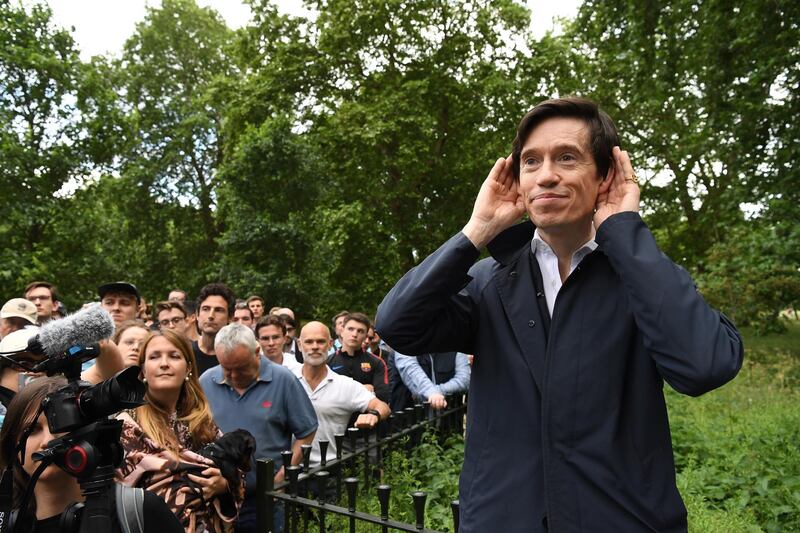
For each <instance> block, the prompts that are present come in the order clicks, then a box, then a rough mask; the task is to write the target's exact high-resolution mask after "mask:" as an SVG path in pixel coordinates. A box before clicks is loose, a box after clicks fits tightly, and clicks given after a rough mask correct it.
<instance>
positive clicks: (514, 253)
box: [486, 220, 536, 265]
mask: <svg viewBox="0 0 800 533" xmlns="http://www.w3.org/2000/svg"><path fill="white" fill-rule="evenodd" d="M535 231H536V226H534V225H533V222H531V221H530V220H526V221H525V222H522V223H521V224H517V225H515V226H511V227H510V228H508V229H507V230H504V231H503V232H501V233H500V234H499V235H498V236H497V237H495V238H494V239H492V241H491V242H490V243H489V244H488V245H487V246H486V248H487V249H488V250H489V253H490V254H491V255H492V257H493V258H494V259H495V261H497V262H498V263H500V264H501V265H507V264H509V263H511V262H513V261H514V260H515V259H516V258H517V257H519V254H520V253H521V252H522V251H524V250H525V245H530V242H531V240H532V239H533V234H534V232H535Z"/></svg>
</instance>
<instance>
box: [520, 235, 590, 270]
mask: <svg viewBox="0 0 800 533" xmlns="http://www.w3.org/2000/svg"><path fill="white" fill-rule="evenodd" d="M596 249H597V242H596V241H595V240H594V235H592V238H591V239H589V240H588V241H586V242H585V243H583V246H581V247H580V248H578V249H577V250H575V253H573V254H572V258H573V261H574V262H576V263H580V261H581V260H582V259H583V258H584V257H586V256H587V255H589V254H590V253H592V252H593V251H595V250H596ZM531 251H532V252H533V254H534V255H536V252H537V251H539V252H541V253H543V254H551V255H555V253H553V249H552V248H550V245H549V244H547V243H546V242H544V239H542V236H541V235H539V228H536V231H534V232H533V239H532V240H531Z"/></svg>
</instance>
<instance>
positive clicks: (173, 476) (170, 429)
mask: <svg viewBox="0 0 800 533" xmlns="http://www.w3.org/2000/svg"><path fill="white" fill-rule="evenodd" d="M139 367H140V368H141V376H142V381H144V383H145V385H146V387H147V396H146V398H147V402H148V403H147V404H145V405H143V406H141V407H138V408H136V409H132V410H129V411H123V412H122V413H120V414H119V415H118V418H120V419H121V420H122V421H123V422H124V427H123V432H122V445H123V447H124V448H125V461H124V463H123V465H122V467H121V468H120V469H119V470H118V479H119V481H120V482H122V483H123V484H126V485H131V486H137V487H142V488H146V489H148V490H150V491H152V492H155V493H156V494H158V495H160V496H161V497H162V498H164V500H165V501H166V502H167V505H168V506H169V507H170V508H171V509H172V511H173V512H174V513H175V515H176V516H177V517H178V519H179V520H180V521H181V524H182V525H183V527H184V528H185V529H186V531H187V532H198V533H203V532H209V533H217V532H222V531H226V530H227V529H230V528H231V525H232V522H233V521H234V520H235V519H236V516H237V512H238V511H237V509H238V507H239V505H240V504H241V500H242V497H243V494H244V488H243V486H242V483H241V480H240V479H238V480H236V482H235V483H234V485H235V486H233V487H232V486H230V485H231V483H230V482H229V481H228V480H226V479H225V477H223V476H222V474H221V473H220V470H219V469H218V468H216V467H215V466H214V464H213V463H212V462H211V461H210V460H208V459H206V458H205V457H202V456H201V455H199V454H198V453H197V452H198V451H199V450H200V449H201V448H202V447H203V446H205V445H206V444H208V443H210V442H213V441H214V440H216V439H217V438H218V437H219V436H220V435H221V433H220V431H219V429H218V428H217V425H216V424H215V423H214V420H213V418H212V416H211V409H210V408H209V405H208V402H207V400H206V397H205V395H204V394H203V390H202V389H201V388H200V383H199V381H198V379H197V364H196V362H195V360H194V354H193V353H192V349H191V347H190V346H189V343H188V342H187V340H186V338H185V337H183V336H182V335H180V334H178V333H175V332H174V331H172V330H169V329H164V330H161V331H159V332H156V333H153V334H152V335H150V336H149V337H147V338H146V339H145V340H144V342H143V343H142V346H141V349H140V350H139Z"/></svg>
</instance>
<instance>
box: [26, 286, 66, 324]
mask: <svg viewBox="0 0 800 533" xmlns="http://www.w3.org/2000/svg"><path fill="white" fill-rule="evenodd" d="M24 296H25V299H26V300H28V301H30V302H33V305H35V306H36V315H37V322H38V324H39V325H40V326H41V325H42V324H44V323H45V322H48V321H50V320H52V319H53V313H54V312H55V311H56V309H57V307H58V296H57V295H56V286H55V285H53V284H52V283H48V282H46V281H32V282H30V283H28V285H27V286H26V287H25V292H24Z"/></svg>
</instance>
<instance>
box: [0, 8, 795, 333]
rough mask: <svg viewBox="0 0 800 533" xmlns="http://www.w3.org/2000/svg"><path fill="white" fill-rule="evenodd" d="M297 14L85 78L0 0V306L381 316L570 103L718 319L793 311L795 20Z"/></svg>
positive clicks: (185, 34)
mask: <svg viewBox="0 0 800 533" xmlns="http://www.w3.org/2000/svg"><path fill="white" fill-rule="evenodd" d="M307 5H308V7H309V8H311V9H312V10H313V11H314V12H315V16H314V17H312V18H308V19H307V18H302V17H293V16H288V15H284V14H281V13H280V12H279V11H278V10H277V8H276V6H275V5H274V4H273V3H271V2H270V1H269V0H252V1H251V2H250V6H251V10H252V14H253V17H252V19H251V21H250V22H249V24H247V25H246V26H245V27H243V28H241V29H239V30H236V31H233V30H230V29H229V28H227V26H226V25H225V24H224V23H223V22H222V20H221V18H220V17H219V15H218V14H216V13H215V12H214V11H213V10H210V9H208V8H200V7H198V6H197V5H196V4H195V3H194V1H193V0H165V1H164V2H162V4H161V7H159V8H149V9H148V12H147V16H146V18H145V19H144V21H143V22H141V23H139V24H138V25H137V27H136V30H135V32H134V34H133V35H132V36H131V37H130V38H129V39H128V41H127V42H126V45H125V48H124V51H123V54H122V57H121V58H120V59H118V60H112V59H106V58H102V57H97V58H93V60H92V61H90V62H88V63H84V62H81V61H80V60H79V58H78V55H77V50H76V49H75V45H74V43H73V42H72V39H71V37H70V35H69V33H68V32H66V31H64V30H60V29H58V28H55V27H54V26H53V25H52V23H51V22H50V13H49V10H48V9H47V8H46V7H44V6H41V5H33V6H31V7H30V8H27V9H26V8H22V7H20V6H19V5H12V4H11V3H9V2H8V1H5V2H0V9H2V10H3V15H4V16H3V19H2V24H3V28H2V29H3V31H2V32H0V39H2V40H3V41H2V44H3V46H2V47H0V74H2V76H0V85H2V88H3V91H2V95H1V96H0V135H1V136H0V151H1V152H0V154H1V155H2V157H3V160H4V165H3V167H2V168H0V180H2V183H3V185H4V190H8V193H7V194H5V195H4V200H3V201H4V202H5V205H4V207H6V209H4V213H5V212H7V213H8V216H5V217H4V219H3V222H2V224H0V234H2V236H3V239H4V242H5V243H6V245H7V246H6V247H5V251H4V252H3V259H4V262H3V265H4V266H3V268H2V269H0V285H2V286H3V287H4V288H6V290H7V292H9V293H14V292H17V291H18V290H19V289H20V288H21V285H22V284H24V282H25V281H26V280H28V279H30V278H32V277H48V278H51V279H55V280H56V281H58V282H60V283H61V284H62V285H64V286H65V288H67V289H68V292H69V293H70V294H72V295H73V296H72V297H73V298H74V299H75V303H78V302H79V301H80V300H81V299H85V298H88V297H90V296H91V294H90V293H91V291H92V290H93V286H94V285H95V284H96V283H97V282H100V281H105V280H109V279H117V278H126V279H130V280H132V281H134V282H136V283H137V284H139V285H140V286H141V287H142V288H143V289H144V291H145V293H146V294H151V295H153V296H163V294H165V292H166V290H167V288H168V287H170V286H172V285H179V286H182V287H184V288H186V289H188V290H190V291H192V290H196V289H197V288H199V287H200V286H201V285H203V284H204V283H205V282H207V281H211V280H222V281H226V282H228V283H230V284H231V285H232V286H233V287H234V288H235V290H236V291H237V293H238V294H239V295H241V296H245V295H246V294H249V293H258V294H261V295H262V296H264V297H266V298H267V300H268V305H269V304H281V305H291V306H293V307H295V308H296V309H297V310H298V311H299V313H300V315H301V316H303V317H308V318H311V317H315V318H319V317H322V318H324V317H326V316H329V315H330V314H332V313H333V312H335V311H338V310H340V309H342V308H349V309H359V310H365V311H367V312H372V311H373V310H374V308H375V306H376V305H377V303H378V302H379V301H380V298H381V297H382V295H383V294H384V293H385V291H386V290H387V288H388V287H389V286H390V285H391V283H392V282H393V281H394V280H396V279H397V278H398V277H399V276H400V275H402V273H404V272H405V271H406V270H407V269H408V268H410V267H411V266H413V265H414V264H416V263H417V262H418V261H419V260H420V259H421V258H422V257H424V256H425V255H426V254H428V253H430V252H431V251H432V250H433V249H435V248H436V247H437V246H438V245H439V244H440V243H441V242H443V241H444V240H445V239H447V238H448V237H449V236H450V235H452V234H453V233H455V232H456V231H458V230H459V229H460V228H461V226H462V225H463V223H464V222H465V221H466V219H467V217H468V214H469V212H470V209H471V207H472V202H473V200H474V195H475V193H476V191H477V189H478V187H479V184H480V182H481V180H482V179H483V178H484V176H485V174H486V172H487V171H488V170H489V168H490V167H491V164H492V162H493V161H494V160H495V159H496V158H497V157H499V156H502V155H506V154H507V153H508V152H509V151H510V144H511V140H512V139H513V135H514V130H515V126H516V123H517V121H518V120H519V118H520V117H521V116H522V115H523V114H524V112H525V111H526V110H527V109H529V108H530V107H532V106H533V105H534V104H535V103H536V102H538V101H540V100H542V99H544V98H547V97H549V96H555V95H566V94H582V95H586V96H590V97H593V98H595V99H597V100H598V101H599V102H600V103H601V105H602V106H603V107H604V108H605V109H607V110H608V111H609V113H610V114H611V115H612V116H613V117H614V118H615V120H616V121H617V123H618V126H619V128H620V131H621V132H622V135H623V139H624V144H625V148H627V149H629V150H630V151H631V153H632V154H633V156H634V163H635V166H636V168H637V169H638V172H639V175H640V177H641V178H644V179H645V181H646V183H645V185H644V188H643V201H644V204H645V210H644V214H645V217H646V220H647V222H648V224H649V225H650V226H651V228H652V229H653V231H654V233H655V234H656V236H657V238H658V240H659V243H660V244H661V246H662V247H663V248H664V250H665V251H666V252H667V253H668V254H669V255H670V256H671V257H673V258H674V259H675V260H676V261H678V262H679V263H681V264H683V265H684V266H686V267H687V268H689V269H690V270H692V271H693V272H694V274H695V275H696V277H697V279H698V282H699V285H700V288H701V289H702V290H703V292H704V294H706V296H707V298H708V299H709V300H711V301H712V302H714V303H715V304H716V305H718V306H719V307H721V308H723V309H725V310H726V311H728V312H729V313H730V314H732V315H734V316H736V318H737V320H739V321H741V322H748V321H756V322H758V323H760V324H771V325H772V326H773V327H774V326H775V325H777V324H778V322H777V318H776V317H777V316H778V312H779V311H780V310H781V309H782V308H785V307H787V306H791V305H795V306H796V305H797V290H796V286H797V283H798V281H797V280H798V264H800V257H798V252H797V250H798V247H797V246H796V244H797V235H796V231H794V229H793V225H792V224H791V223H790V222H788V221H791V220H797V219H798V218H800V217H798V209H799V208H798V205H800V201H798V200H800V199H799V198H798V196H797V194H798V193H797V190H798V187H797V186H796V185H797V183H798V176H797V172H798V171H797V170H796V169H795V161H797V159H798V158H797V156H798V152H797V150H798V148H797V147H798V146H800V143H799V142H798V141H800V129H798V121H797V120H795V119H794V117H796V116H797V114H798V112H800V103H799V101H798V100H799V99H800V69H798V64H800V61H799V60H800V57H799V56H800V47H799V46H798V44H797V43H798V42H800V29H799V28H798V20H800V13H799V12H798V10H800V8H798V4H797V3H796V2H789V1H782V0H778V1H775V0H746V1H744V2H738V3H734V4H732V3H730V2H723V1H719V0H714V1H711V2H705V1H704V2H701V1H699V0H679V1H676V2H661V1H658V0H635V1H629V0H624V1H623V0H610V1H608V2H606V1H604V2H599V1H595V0H586V1H585V2H584V4H583V6H582V7H581V9H580V12H579V14H578V16H577V18H576V19H575V20H574V21H571V22H568V23H567V25H566V32H565V33H564V34H563V35H552V34H547V35H545V36H544V37H541V38H536V37H533V36H531V35H530V32H529V22H530V18H531V16H536V14H535V13H534V14H533V15H531V13H530V12H528V10H527V9H526V8H525V7H524V6H523V5H522V4H521V3H520V2H515V1H512V0H501V1H493V2H490V1H486V0H473V1H465V0H446V1H427V0H423V1H419V2H414V3H412V4H409V3H408V2H403V1H400V0H357V1H341V0H317V1H311V2H308V3H307ZM65 184H68V185H69V187H67V188H65V189H64V190H62V188H64V186H65ZM59 190H61V191H62V192H61V193H60V194H58V195H54V193H56V191H59ZM87 235H89V236H91V237H90V238H87ZM87 287H89V288H88V289H87ZM766 327H770V326H766Z"/></svg>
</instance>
